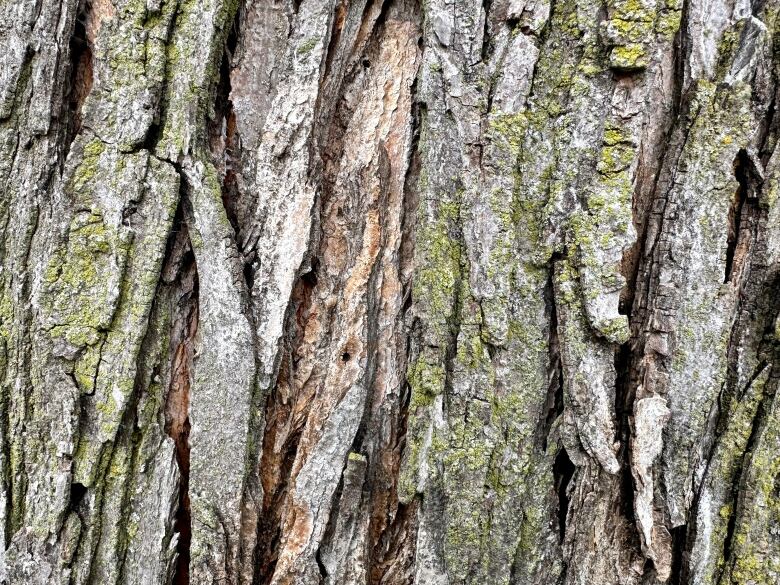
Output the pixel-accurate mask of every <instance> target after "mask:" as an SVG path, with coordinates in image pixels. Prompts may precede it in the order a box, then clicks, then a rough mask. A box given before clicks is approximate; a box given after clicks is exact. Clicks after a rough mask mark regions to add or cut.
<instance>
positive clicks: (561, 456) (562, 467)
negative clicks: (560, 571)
mask: <svg viewBox="0 0 780 585" xmlns="http://www.w3.org/2000/svg"><path fill="white" fill-rule="evenodd" d="M576 470H577V468H576V467H575V466H574V463H572V461H571V459H569V454H568V453H567V452H566V449H565V448H563V447H562V448H561V450H560V451H558V454H557V455H556V456H555V463H553V477H554V478H555V482H554V483H555V492H556V494H558V539H559V542H560V543H561V544H563V542H564V541H565V540H566V516H567V515H568V513H569V492H568V488H569V483H570V482H571V479H572V477H574V472H575V471H576Z"/></svg>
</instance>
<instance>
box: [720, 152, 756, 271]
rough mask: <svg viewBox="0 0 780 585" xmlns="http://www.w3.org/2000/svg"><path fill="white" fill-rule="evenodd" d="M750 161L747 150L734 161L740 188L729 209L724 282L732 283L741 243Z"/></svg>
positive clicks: (735, 175)
mask: <svg viewBox="0 0 780 585" xmlns="http://www.w3.org/2000/svg"><path fill="white" fill-rule="evenodd" d="M749 165H750V161H749V160H748V154H747V151H745V149H744V148H743V149H741V150H740V151H739V153H737V158H736V159H735V160H734V177H735V178H736V179H737V183H738V187H737V189H736V191H735V192H734V197H733V199H732V200H731V206H730V207H729V233H728V240H727V246H726V276H725V279H724V281H723V282H730V281H731V278H732V272H733V269H734V255H735V253H736V250H737V242H738V241H739V233H740V232H739V230H740V227H741V222H742V206H743V205H744V204H745V200H746V199H747V197H748V192H749V189H750V184H749V180H750V171H749V168H748V167H749Z"/></svg>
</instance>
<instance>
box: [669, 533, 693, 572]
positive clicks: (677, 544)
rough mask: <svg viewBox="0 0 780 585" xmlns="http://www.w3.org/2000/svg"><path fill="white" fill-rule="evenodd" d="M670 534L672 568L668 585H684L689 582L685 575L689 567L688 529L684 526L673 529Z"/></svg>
mask: <svg viewBox="0 0 780 585" xmlns="http://www.w3.org/2000/svg"><path fill="white" fill-rule="evenodd" d="M669 532H670V534H671V536H672V566H671V569H670V571H669V581H668V585H683V584H684V583H687V581H688V577H687V575H686V574H685V573H686V571H687V566H688V563H687V553H686V550H687V542H688V527H687V526H686V525H684V524H683V525H682V526H678V527H677V528H672V529H671V530H670V531H669Z"/></svg>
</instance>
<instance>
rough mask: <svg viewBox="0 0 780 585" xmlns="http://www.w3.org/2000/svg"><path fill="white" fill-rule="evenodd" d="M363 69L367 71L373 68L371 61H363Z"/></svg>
mask: <svg viewBox="0 0 780 585" xmlns="http://www.w3.org/2000/svg"><path fill="white" fill-rule="evenodd" d="M363 67H365V68H366V69H368V68H369V67H371V61H369V60H368V59H363Z"/></svg>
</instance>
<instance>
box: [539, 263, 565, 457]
mask: <svg viewBox="0 0 780 585" xmlns="http://www.w3.org/2000/svg"><path fill="white" fill-rule="evenodd" d="M552 273H553V270H552V269H551V270H550V277H549V279H548V283H547V291H546V294H547V304H548V306H549V307H550V332H549V344H548V347H549V360H548V365H547V368H548V373H547V380H548V382H547V402H546V404H545V408H546V409H547V415H546V417H545V418H544V423H543V427H542V428H541V430H540V432H539V433H538V437H539V438H540V439H541V446H542V451H543V452H544V451H546V450H547V440H548V438H549V435H550V431H551V430H552V427H553V424H554V423H555V421H556V419H557V418H558V417H559V416H560V415H561V414H563V362H562V361H561V353H560V339H559V336H558V312H557V308H556V305H555V295H554V292H553V281H552Z"/></svg>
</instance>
